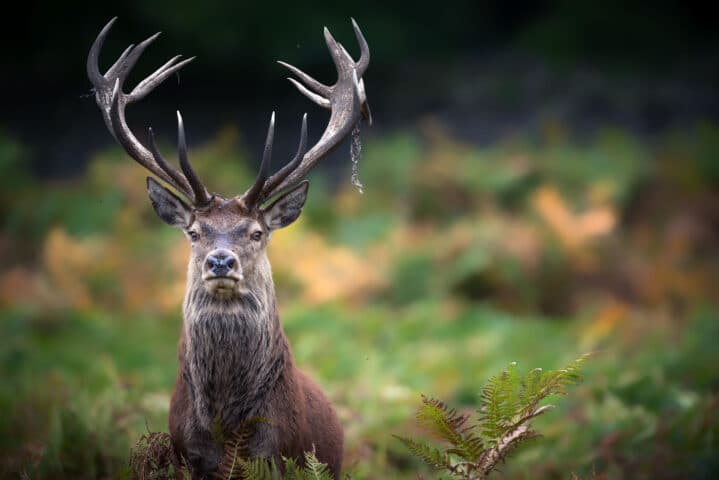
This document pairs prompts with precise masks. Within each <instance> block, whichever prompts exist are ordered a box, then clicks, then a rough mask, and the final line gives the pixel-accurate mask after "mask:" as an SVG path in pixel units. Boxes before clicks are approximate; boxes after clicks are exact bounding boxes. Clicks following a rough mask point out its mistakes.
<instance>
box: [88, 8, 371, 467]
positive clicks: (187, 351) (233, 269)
mask: <svg viewBox="0 0 719 480" xmlns="http://www.w3.org/2000/svg"><path fill="white" fill-rule="evenodd" d="M113 22H114V19H113V20H111V21H110V23H108V24H107V25H106V26H105V28H104V29H103V30H102V31H101V32H100V35H99V36H98V37H97V39H96V40H95V43H94V44H93V46H92V48H91V50H90V54H89V56H88V62H87V71H88V76H89V77H90V80H91V81H92V83H93V86H94V88H95V100H96V102H97V104H98V106H99V107H100V109H101V111H102V113H103V118H104V120H105V124H106V125H107V126H108V128H109V130H110V132H111V133H112V134H113V136H114V137H115V139H116V140H117V141H118V143H120V144H121V145H122V146H123V147H124V148H125V150H126V151H127V153H128V154H129V155H130V156H131V157H132V158H134V159H135V160H136V161H137V162H138V163H140V164H141V165H143V166H144V167H145V168H147V169H148V170H149V171H150V172H152V173H153V174H155V176H157V177H159V178H160V179H161V180H163V181H164V182H165V183H167V184H169V185H171V186H172V187H174V189H175V190H176V191H177V192H179V193H180V194H181V195H183V196H184V197H186V199H187V200H188V201H185V200H183V199H182V198H180V197H179V196H177V195H176V194H175V193H173V192H172V191H170V190H169V189H167V188H165V187H164V186H162V185H161V184H160V183H158V182H157V181H156V180H154V179H153V178H152V177H148V178H147V190H148V194H149V196H150V200H151V202H152V206H153V208H154V209H155V212H156V213H157V215H158V216H159V217H160V219H162V220H163V221H164V222H165V223H167V224H169V225H171V226H173V227H176V228H178V229H181V230H182V231H183V232H184V234H185V236H186V237H187V239H188V240H189V241H190V244H191V246H192V248H191V255H190V261H189V265H188V273H187V289H186V292H185V300H184V304H183V325H182V332H181V335H180V341H179V345H178V362H179V369H178V376H177V383H176V385H175V390H174V393H173V395H172V400H171V403H170V417H169V424H170V435H171V437H172V441H173V444H174V446H175V449H176V450H177V452H178V453H180V454H181V455H182V456H183V457H184V458H185V459H187V461H188V462H189V465H190V468H191V471H192V475H193V478H196V479H201V478H207V477H209V476H211V475H212V474H214V473H217V467H218V464H219V460H220V457H221V454H222V450H223V445H222V441H223V438H226V437H227V436H231V435H232V434H233V433H236V432H237V430H238V429H239V428H241V427H242V426H243V425H244V424H245V422H247V421H250V420H252V419H256V418H261V419H263V420H262V421H260V422H259V423H256V424H255V426H256V429H255V430H254V433H253V435H252V436H251V438H250V440H249V442H248V444H247V445H244V448H245V449H246V450H249V453H250V455H251V456H261V457H274V458H276V459H279V457H280V456H284V457H291V458H295V459H297V460H299V461H300V462H302V460H303V454H304V452H307V451H312V450H314V451H315V454H316V456H317V458H318V459H319V460H320V461H321V462H323V463H326V464H327V465H328V467H329V468H330V470H331V472H332V473H333V474H334V476H335V477H336V478H339V474H340V468H341V464H342V444H343V437H342V428H341V426H340V423H339V420H338V419H337V416H336V414H335V412H334V409H333V408H332V405H331V403H330V402H329V400H328V399H327V398H326V397H325V396H324V394H323V393H322V390H321V389H320V388H319V387H318V386H317V385H316V384H315V383H314V382H313V381H312V380H310V379H309V377H307V376H306V375H304V374H303V373H302V372H301V371H300V370H298V369H297V367H296V366H295V364H294V360H293V358H292V352H291V350H290V346H289V343H288V341H287V338H286V336H285V334H284V332H283V330H282V326H281V324H280V320H279V315H278V312H277V302H276V298H275V291H274V284H273V282H272V271H271V268H270V263H269V260H268V259H267V253H266V249H267V245H268V242H269V240H270V238H271V236H272V234H273V232H275V231H276V230H278V229H280V228H282V227H285V226H287V225H289V224H291V223H292V222H294V221H295V220H296V219H297V217H299V215H300V213H301V212H302V207H303V206H304V203H305V199H306V197H307V189H308V183H307V181H300V180H301V179H302V178H303V176H304V175H305V174H306V173H307V172H308V171H309V170H310V169H311V168H313V167H314V166H315V165H316V164H317V162H318V161H320V160H321V159H322V158H324V157H325V156H326V155H327V154H328V153H329V152H330V151H332V150H333V149H334V148H335V147H336V146H337V145H338V144H339V143H340V142H341V141H342V140H343V139H344V138H346V137H347V136H348V134H349V133H350V132H351V131H352V129H353V128H354V127H355V125H357V123H358V122H360V121H361V120H362V118H365V119H367V120H370V121H371V118H370V114H369V107H368V106H367V101H366V94H365V89H364V83H363V81H362V74H363V73H364V71H365V70H366V69H367V66H368V64H369V49H368V47H367V43H366V41H365V39H364V37H363V36H362V33H361V32H360V30H359V27H358V26H357V24H356V23H354V20H353V27H354V30H355V35H356V37H357V40H358V42H359V44H360V49H361V56H360V59H359V60H358V61H357V62H355V61H354V60H352V58H351V57H350V56H349V54H348V53H347V51H346V50H345V48H344V47H343V46H342V45H340V44H339V43H337V42H336V41H335V39H334V38H333V37H332V35H331V34H330V33H329V31H328V30H327V29H325V41H326V43H327V46H328V48H329V51H330V54H331V56H332V59H333V61H334V63H335V66H336V69H337V76H338V78H337V82H336V83H335V84H334V85H332V86H328V85H324V84H322V83H320V82H318V81H317V80H315V79H313V78H312V77H310V76H309V75H307V74H306V73H304V72H302V71H301V70H299V69H297V68H295V67H293V66H291V65H287V64H284V63H282V62H280V63H282V65H284V66H285V67H287V68H288V69H289V70H290V71H291V72H292V73H293V74H295V75H296V76H297V77H298V78H299V80H300V81H301V82H302V83H300V82H298V81H296V80H294V79H291V80H292V82H293V83H294V84H295V86H296V87H297V88H298V89H299V90H300V92H302V93H303V94H305V95H306V96H307V97H308V98H310V99H311V100H313V101H314V102H315V103H317V104H318V105H320V106H321V107H323V108H327V109H329V110H330V111H331V112H330V119H329V122H328V124H327V127H326V129H325V131H324V132H323V134H322V136H321V137H320V139H319V140H318V142H317V143H316V144H315V145H313V146H312V147H311V148H309V149H308V148H307V116H306V115H305V116H304V118H303V120H302V128H301V134H300V142H299V143H300V145H299V148H298V151H297V154H296V155H295V157H294V158H293V159H292V160H291V161H290V162H288V163H287V164H286V165H285V166H284V167H282V168H281V169H280V170H279V171H277V172H276V173H275V174H274V175H270V170H269V169H270V159H271V155H272V143H273V138H274V121H275V117H274V113H273V114H272V118H271V120H270V127H269V129H268V133H267V141H266V143H265V151H264V155H263V157H262V164H261V166H260V172H259V174H258V176H257V179H256V181H255V183H254V184H253V185H252V186H251V187H250V188H249V189H248V190H247V191H246V192H245V193H244V194H242V195H238V196H235V197H230V198H225V197H223V196H222V195H219V194H216V193H213V194H211V193H210V192H209V191H208V190H207V189H206V188H205V186H204V185H203V184H202V182H201V181H200V179H199V177H198V176H197V174H196V173H195V172H194V170H193V169H192V167H191V166H190V163H189V161H188V159H187V147H186V145H185V130H184V125H183V121H182V117H181V116H180V114H179V112H178V113H177V120H178V150H179V157H180V162H179V163H180V167H181V172H180V171H178V170H176V169H175V168H174V167H172V166H171V165H170V164H169V163H168V162H167V161H166V160H165V159H164V158H163V157H162V155H161V154H160V152H159V151H158V149H157V146H156V145H155V142H154V137H153V135H152V131H151V130H150V132H149V137H150V145H149V149H148V148H147V147H145V146H144V145H143V144H142V143H141V142H140V141H139V140H138V139H137V138H136V137H135V135H134V134H133V132H132V131H131V130H130V129H129V127H128V126H127V122H126V120H125V107H126V106H127V105H129V104H131V103H133V102H136V101H138V100H140V99H142V98H143V97H145V96H146V95H147V94H148V93H149V92H150V91H152V89H154V88H155V87H156V86H157V85H159V84H160V83H162V82H163V81H164V80H165V79H166V78H168V77H169V76H171V75H172V74H173V73H175V72H176V71H178V70H179V69H180V68H182V67H183V66H184V65H186V64H187V63H189V62H190V61H191V60H192V59H187V60H183V61H180V56H177V57H174V58H173V59H171V60H170V61H169V62H167V63H166V64H165V65H163V66H162V67H160V68H159V69H158V70H156V71H155V72H154V73H153V74H152V75H150V76H149V77H148V78H146V79H145V80H143V81H141V82H140V83H139V84H138V85H137V86H136V87H135V88H134V89H133V90H132V91H131V92H130V93H124V92H123V83H124V81H125V79H126V78H127V76H128V74H129V72H130V70H131V69H132V67H133V66H134V64H135V63H136V62H137V60H138V59H139V56H140V55H141V54H142V52H143V51H144V49H145V48H146V47H147V46H148V45H149V44H150V43H151V42H152V41H154V40H155V38H157V35H153V36H152V37H150V38H148V39H147V40H145V41H144V42H141V43H140V44H138V45H137V46H136V47H130V48H128V49H127V50H125V52H124V53H123V54H122V55H121V56H120V58H119V59H118V60H117V61H116V62H115V64H114V65H113V66H112V67H110V69H109V70H107V72H106V73H105V74H104V75H103V74H101V73H100V70H99V66H98V57H99V54H100V49H101V48H102V44H103V42H104V40H105V37H106V36H107V34H108V32H109V29H110V27H111V26H112V24H113ZM270 201H271V203H270V204H269V205H266V204H267V203H269V202H270ZM265 205H266V206H265Z"/></svg>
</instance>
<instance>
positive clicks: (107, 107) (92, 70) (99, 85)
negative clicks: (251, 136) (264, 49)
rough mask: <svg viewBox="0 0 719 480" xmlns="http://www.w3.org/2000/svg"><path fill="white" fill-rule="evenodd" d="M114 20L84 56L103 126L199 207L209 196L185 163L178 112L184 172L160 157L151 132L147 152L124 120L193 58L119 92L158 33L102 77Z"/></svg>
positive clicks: (175, 62)
mask: <svg viewBox="0 0 719 480" xmlns="http://www.w3.org/2000/svg"><path fill="white" fill-rule="evenodd" d="M115 20H117V17H115V18H113V19H112V20H110V21H109V22H108V23H107V25H105V27H104V28H103V29H102V31H100V34H99V35H98V36H97V38H96V39H95V42H94V43H93V44H92V48H90V53H89V55H88V57H87V76H88V77H89V78H90V81H91V82H92V85H93V87H94V90H95V100H96V102H97V105H98V107H100V110H101V111H102V116H103V119H104V120H105V125H106V126H107V128H108V130H109V131H110V133H111V134H112V135H113V137H115V140H117V142H118V143H119V144H120V145H122V147H123V148H124V149H125V151H126V152H127V153H128V154H129V155H130V156H131V157H132V158H134V159H135V160H136V161H137V162H138V163H139V164H140V165H142V166H143V167H145V168H146V169H148V170H149V171H150V172H152V173H153V174H155V175H157V176H158V177H160V178H161V179H162V180H164V181H165V182H167V183H169V184H170V185H172V186H173V187H175V188H176V189H177V190H178V191H180V192H181V193H183V194H184V195H185V196H187V198H188V199H191V200H192V201H193V202H194V203H195V205H201V204H203V203H205V202H207V201H208V200H209V194H208V193H207V189H205V187H204V186H203V185H202V182H200V180H199V178H198V177H197V175H196V174H195V172H194V171H193V170H192V167H190V164H189V162H188V161H187V148H186V146H185V132H184V128H183V125H182V117H181V116H180V113H179V112H178V113H177V120H178V137H179V139H178V141H179V153H180V166H181V168H182V172H183V173H180V172H178V171H177V170H176V169H175V168H173V167H172V166H170V165H169V164H168V163H167V162H166V161H165V160H164V159H163V158H162V156H161V155H160V152H159V151H158V149H157V145H155V140H154V136H153V134H152V130H150V147H151V150H152V151H148V149H147V148H145V146H143V145H142V143H140V141H139V140H138V139H137V138H136V137H135V135H134V134H133V133H132V131H131V130H130V128H129V127H128V126H127V122H126V121H125V107H126V106H127V105H129V104H131V103H134V102H137V101H138V100H142V99H143V98H144V97H145V96H146V95H147V94H149V93H150V92H151V91H152V90H154V89H155V87H157V86H158V85H160V84H161V83H162V82H164V81H165V80H166V79H167V78H168V77H170V76H171V75H172V74H174V73H175V72H177V71H178V70H180V69H181V68H182V67H184V66H185V65H187V64H188V63H190V62H191V61H192V60H194V58H195V57H191V58H187V59H185V60H182V61H179V60H180V59H181V58H182V56H181V55H177V56H175V57H173V58H171V59H170V60H169V61H168V62H167V63H165V64H164V65H163V66H161V67H160V68H158V69H157V70H155V72H154V73H152V74H151V75H150V76H148V77H147V78H145V79H144V80H143V81H141V82H140V83H138V84H137V86H136V87H135V88H134V89H133V90H132V91H131V92H130V93H124V92H123V91H122V88H123V84H124V83H125V80H126V79H127V77H128V75H129V74H130V71H131V70H132V68H133V67H134V66H135V64H136V63H137V61H138V60H139V58H140V56H141V55H142V53H143V52H144V51H145V49H146V48H147V47H148V46H149V45H150V44H151V43H152V42H153V41H155V39H156V38H157V37H158V36H159V35H160V33H159V32H158V33H156V34H154V35H152V36H151V37H149V38H147V39H146V40H145V41H143V42H141V43H140V44H138V45H137V46H134V45H130V46H129V47H127V49H125V51H124V52H123V53H122V55H120V58H118V59H117V61H116V62H115V63H114V64H113V65H112V66H111V67H110V69H109V70H107V72H105V74H104V75H103V74H102V73H100V68H99V63H98V61H99V57H100V50H102V45H103V43H104V42H105V38H107V34H108V33H109V31H110V28H111V27H112V25H113V24H114V23H115Z"/></svg>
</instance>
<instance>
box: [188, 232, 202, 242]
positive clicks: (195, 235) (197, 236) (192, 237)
mask: <svg viewBox="0 0 719 480" xmlns="http://www.w3.org/2000/svg"><path fill="white" fill-rule="evenodd" d="M187 234H188V235H189V236H190V240H192V241H193V242H196V241H198V240H199V239H200V234H199V233H197V232H195V231H194V230H191V231H189V232H188V233H187Z"/></svg>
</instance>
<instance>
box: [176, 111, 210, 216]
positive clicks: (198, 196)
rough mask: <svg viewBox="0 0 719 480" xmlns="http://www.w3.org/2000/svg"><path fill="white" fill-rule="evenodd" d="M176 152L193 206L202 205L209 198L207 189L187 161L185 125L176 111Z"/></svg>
mask: <svg viewBox="0 0 719 480" xmlns="http://www.w3.org/2000/svg"><path fill="white" fill-rule="evenodd" d="M177 152H178V154H179V156H180V168H181V169H182V173H184V174H185V178H186V179H187V181H188V182H190V186H191V187H192V193H193V194H194V196H195V205H198V206H200V205H204V204H206V203H207V202H208V201H209V200H210V196H209V194H208V193H207V189H206V188H205V186H204V185H203V184H202V182H201V181H200V178H199V177H198V176H197V174H196V173H195V171H194V170H193V169H192V166H191V165H190V161H189V160H188V159H187V142H186V141H185V124H184V122H183V121H182V115H181V114H180V111H179V110H178V111H177Z"/></svg>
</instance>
